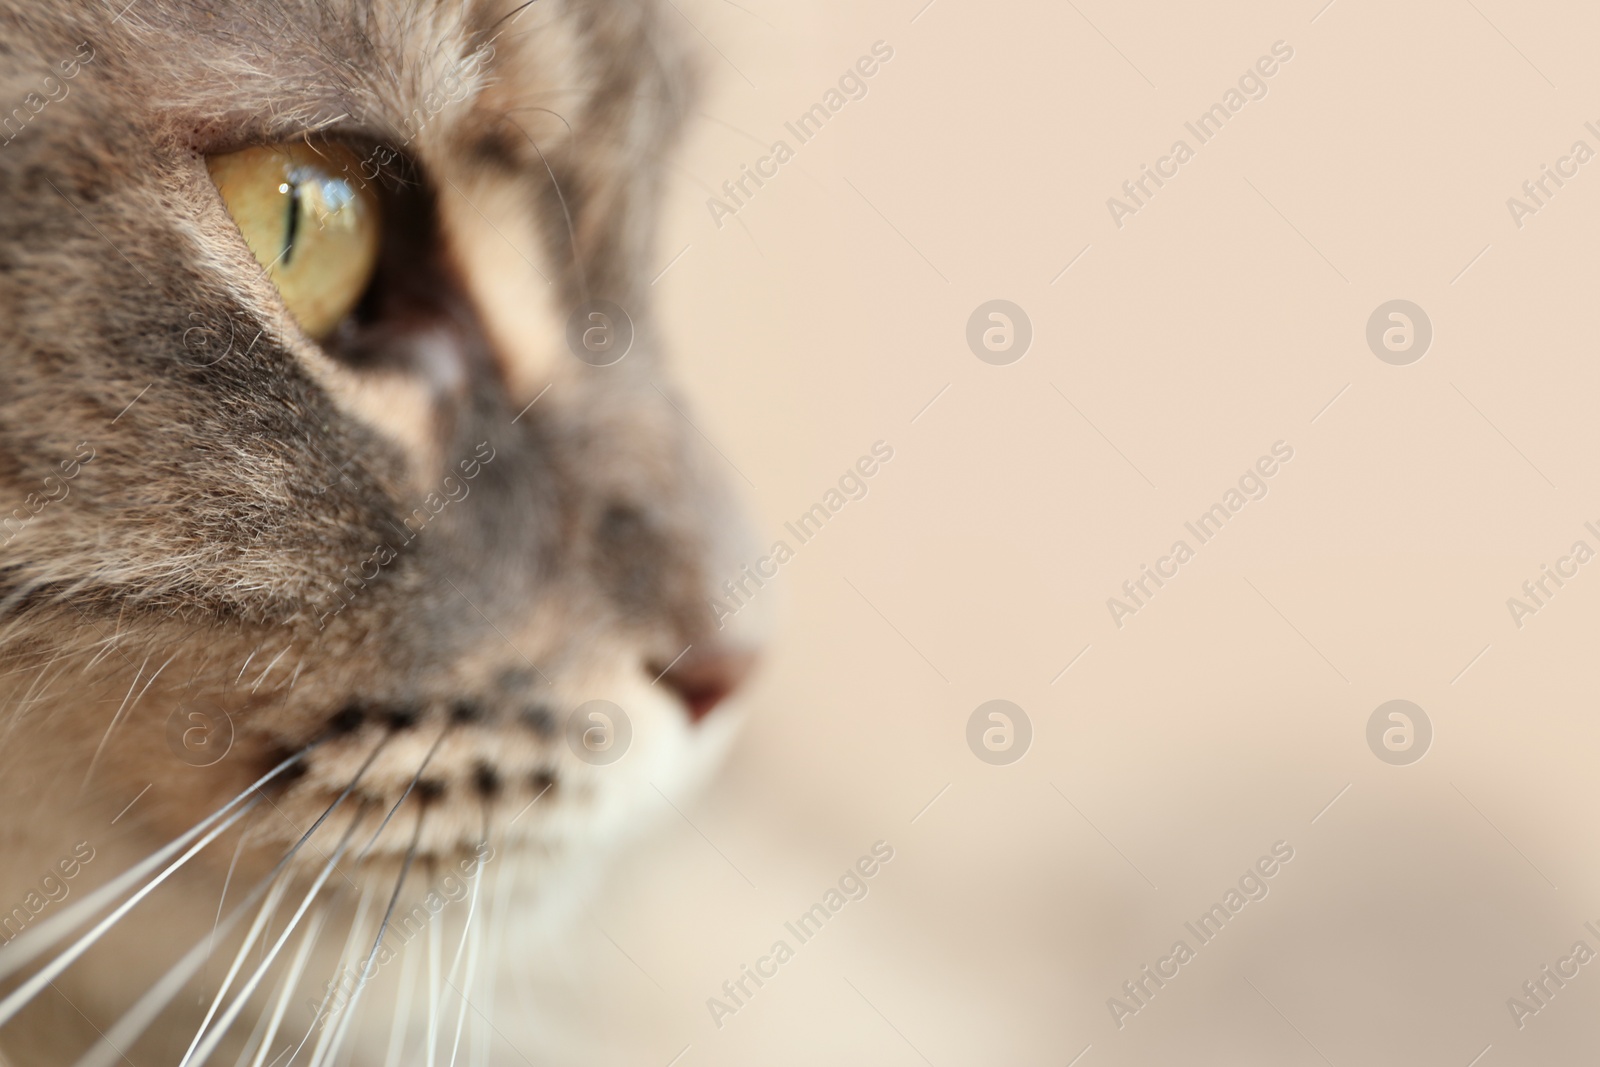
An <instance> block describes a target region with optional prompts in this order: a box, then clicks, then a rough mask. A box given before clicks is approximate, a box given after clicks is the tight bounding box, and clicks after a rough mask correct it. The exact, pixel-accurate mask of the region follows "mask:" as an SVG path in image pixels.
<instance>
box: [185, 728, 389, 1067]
mask: <svg viewBox="0 0 1600 1067" xmlns="http://www.w3.org/2000/svg"><path fill="white" fill-rule="evenodd" d="M388 743H389V735H385V736H383V737H381V738H379V739H378V743H377V744H376V745H374V746H373V748H372V752H371V753H369V754H368V756H367V758H366V759H365V760H364V761H362V764H361V766H360V767H359V768H358V769H357V770H356V773H355V776H354V777H353V778H351V779H350V782H349V784H348V785H346V786H345V787H344V791H343V792H341V793H340V794H339V796H338V797H337V798H335V800H334V802H333V803H332V804H329V805H328V806H327V808H325V809H324V810H323V812H322V814H321V815H319V816H317V821H316V822H314V823H312V824H311V829H309V830H307V831H306V832H305V833H303V834H301V835H300V839H299V840H298V841H296V842H295V843H294V846H293V847H292V848H290V849H289V851H288V852H286V853H284V855H283V857H282V858H281V859H279V860H278V862H277V863H276V864H274V865H273V867H272V870H271V871H270V872H269V873H268V874H267V877H266V878H265V879H263V881H264V882H266V881H270V880H271V879H272V878H273V877H274V876H275V875H277V874H278V873H279V872H280V871H283V870H284V869H285V868H286V867H288V865H289V861H290V860H292V859H293V858H294V857H295V855H296V854H297V853H298V852H299V851H300V849H301V848H303V847H304V846H305V843H306V842H307V841H309V840H311V835H312V834H314V833H316V832H317V830H318V829H320V828H321V826H322V824H323V823H325V822H327V821H328V818H329V817H330V816H331V815H332V814H333V813H334V811H336V810H337V809H338V808H339V806H340V805H342V804H343V803H344V802H345V800H346V798H348V797H349V796H350V793H351V791H352V790H354V789H355V787H356V784H357V783H358V782H360V781H361V779H362V777H363V776H365V775H366V773H367V771H368V769H369V768H371V766H372V763H373V761H374V760H376V759H377V758H378V753H380V752H382V751H383V749H384V746H385V745H387V744H388ZM359 821H360V820H359V819H352V820H351V822H350V830H349V833H354V832H355V828H356V825H357V824H358V823H359ZM346 836H347V837H348V833H347V834H346ZM259 936H260V931H259V930H255V929H254V928H252V932H251V935H250V937H249V938H248V939H247V941H246V944H245V945H244V947H242V948H241V949H240V950H239V956H238V957H237V958H236V959H235V960H234V962H233V966H232V967H231V968H230V969H229V971H228V974H227V975H226V976H225V977H224V978H223V980H222V985H221V987H220V988H219V989H218V990H217V994H216V997H215V998H214V999H213V1000H212V1001H211V1007H210V1008H209V1009H208V1010H207V1011H206V1017H205V1019H204V1020H203V1021H202V1022H201V1023H200V1030H199V1032H197V1033H196V1034H195V1040H196V1041H198V1040H199V1039H200V1035H201V1034H203V1033H205V1030H206V1027H207V1026H208V1025H209V1024H210V1022H211V1019H212V1016H214V1015H215V1014H216V1011H217V1006H218V1005H219V1004H221V1003H222V998H223V997H224V996H226V995H227V993H228V987H229V986H231V985H232V984H233V979H234V978H235V977H236V976H237V975H238V973H239V968H240V967H241V966H242V965H243V962H244V955H245V953H247V952H248V951H249V950H250V946H251V945H253V944H254V943H255V941H256V938H258V937H259ZM193 1051H194V1045H193V1044H191V1045H190V1046H189V1052H191V1053H192V1052H193ZM187 1062H188V1053H185V1055H184V1063H187ZM179 1067H183V1065H182V1064H180V1065H179Z"/></svg>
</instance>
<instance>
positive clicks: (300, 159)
mask: <svg viewBox="0 0 1600 1067" xmlns="http://www.w3.org/2000/svg"><path fill="white" fill-rule="evenodd" d="M206 167H207V169H209V170H210V172H211V180H212V181H213V182H215V183H216V185H217V189H218V190H219V191H220V192H221V193H222V202H223V203H224V204H226V205H228V212H229V213H230V214H231V215H232V216H233V221H234V222H236V223H238V225H239V232H240V233H242V234H243V235H244V242H245V244H247V245H249V246H250V251H251V252H253V253H255V257H256V259H257V260H258V261H260V263H261V265H262V266H263V267H265V268H266V269H267V274H268V276H269V277H270V278H271V279H272V281H273V283H274V284H275V285H277V287H278V292H279V293H281V294H283V302H284V304H285V305H286V306H287V307H288V309H289V311H290V313H291V314H293V315H294V317H295V320H296V321H297V322H299V323H300V328H301V329H303V330H304V331H305V332H306V333H307V334H309V335H310V336H312V337H315V338H322V337H325V336H327V335H328V334H329V333H331V332H332V331H333V328H334V327H335V326H337V325H338V324H339V322H340V320H342V319H343V318H344V317H345V316H346V315H348V314H349V313H350V310H351V309H352V308H354V307H355V305H356V301H358V300H360V299H361V294H362V293H363V292H364V291H365V290H366V288H367V282H368V281H370V280H371V278H372V270H373V266H374V265H375V264H376V262H377V259H378V235H379V219H378V201H377V197H376V196H375V195H374V193H373V190H372V189H370V188H369V186H368V184H367V183H366V182H365V181H363V180H362V178H361V176H360V174H361V171H360V163H359V160H357V158H356V155H355V153H354V152H351V151H350V150H349V149H347V148H343V147H341V146H338V145H317V146H315V147H313V146H311V145H308V144H306V143H304V142H303V141H296V142H290V143H288V144H281V145H270V146H263V147H256V148H246V149H244V150H242V151H239V152H229V153H226V154H224V155H217V156H208V157H207V158H206Z"/></svg>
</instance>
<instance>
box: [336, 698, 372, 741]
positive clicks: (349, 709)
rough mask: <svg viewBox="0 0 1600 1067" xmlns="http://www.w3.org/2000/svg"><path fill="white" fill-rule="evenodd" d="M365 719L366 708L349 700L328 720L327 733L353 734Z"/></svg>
mask: <svg viewBox="0 0 1600 1067" xmlns="http://www.w3.org/2000/svg"><path fill="white" fill-rule="evenodd" d="M366 720H367V709H366V708H365V707H363V706H362V705H360V704H358V703H356V702H355V701H351V702H350V703H348V704H346V705H345V706H344V707H342V708H340V709H339V710H338V711H337V712H335V713H334V715H333V717H332V718H330V719H329V720H328V733H329V734H330V735H332V736H334V737H339V736H341V735H343V734H353V733H355V732H356V731H357V730H359V729H360V728H361V724H362V723H364V722H366Z"/></svg>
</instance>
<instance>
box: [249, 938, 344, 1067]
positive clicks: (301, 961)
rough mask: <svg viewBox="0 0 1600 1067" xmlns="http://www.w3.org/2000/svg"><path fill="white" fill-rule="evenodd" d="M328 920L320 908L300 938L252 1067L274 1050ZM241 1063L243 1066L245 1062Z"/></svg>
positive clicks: (259, 1064)
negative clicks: (302, 976) (275, 1041)
mask: <svg viewBox="0 0 1600 1067" xmlns="http://www.w3.org/2000/svg"><path fill="white" fill-rule="evenodd" d="M327 918H328V908H327V907H326V906H324V907H321V908H318V909H317V913H316V915H314V916H312V918H311V923H310V924H309V925H308V926H307V927H306V932H305V934H304V935H303V936H302V937H301V938H300V947H299V948H298V949H296V950H295V954H294V959H292V960H290V961H289V970H288V972H287V973H286V974H285V975H284V978H283V991H282V992H281V993H279V994H278V998H277V1002H276V1003H275V1004H273V1006H272V1014H271V1017H270V1018H268V1019H267V1029H266V1033H265V1034H264V1035H263V1036H262V1038H261V1045H260V1047H259V1048H258V1049H257V1051H256V1055H255V1059H253V1060H252V1061H251V1062H250V1067H261V1065H262V1063H264V1062H265V1061H266V1058H267V1053H268V1052H270V1051H271V1050H272V1039H273V1038H275V1037H277V1036H278V1026H279V1025H280V1024H281V1023H282V1022H283V1013H284V1012H285V1011H287V1010H288V1008H289V1001H290V999H291V998H292V997H293V996H294V991H295V987H296V986H298V985H299V984H300V975H301V974H302V973H303V972H304V971H305V969H306V961H307V960H308V959H310V958H311V948H312V946H313V945H314V944H316V940H317V935H318V934H319V933H321V932H322V924H323V922H325V921H326V920H327ZM240 1062H241V1064H242V1062H243V1061H242V1060H241V1061H240Z"/></svg>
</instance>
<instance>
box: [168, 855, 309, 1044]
mask: <svg viewBox="0 0 1600 1067" xmlns="http://www.w3.org/2000/svg"><path fill="white" fill-rule="evenodd" d="M269 879H270V880H269V882H268V884H269V885H270V886H271V889H270V890H269V891H268V893H267V899H266V900H264V901H262V904H261V907H260V908H259V909H257V911H256V917H255V921H254V922H252V923H251V924H250V929H249V930H248V931H246V932H245V935H244V940H243V941H242V942H240V944H239V950H238V951H237V952H236V953H234V957H233V963H232V965H230V966H229V967H228V973H227V974H225V975H223V976H222V984H221V985H220V986H218V987H217V992H216V995H215V996H214V997H213V998H212V1000H211V1007H209V1008H207V1009H206V1014H205V1018H203V1019H201V1020H200V1029H199V1030H198V1031H196V1032H195V1037H194V1040H195V1041H199V1040H200V1037H201V1035H202V1034H204V1033H205V1032H206V1029H207V1028H208V1027H209V1026H210V1025H211V1020H212V1019H213V1018H215V1017H216V1014H217V1008H218V1007H219V1006H220V1005H221V1004H222V1000H223V998H224V997H226V996H227V995H228V990H229V989H231V988H232V987H233V980H234V979H235V978H237V977H239V972H240V971H241V970H242V969H243V968H244V961H245V959H246V958H247V957H248V956H249V955H250V950H251V949H252V948H254V947H255V944H256V942H257V941H259V940H260V939H261V932H262V931H263V930H265V929H266V928H267V924H268V923H270V922H271V921H272V916H273V915H274V914H276V913H277V910H278V905H279V903H281V902H282V900H283V894H284V893H285V892H286V891H287V890H288V888H289V883H290V881H292V880H293V876H292V875H290V874H289V872H288V871H286V870H283V869H282V868H274V869H273V875H272V876H269ZM245 906H248V904H246V905H245ZM193 1051H194V1043H193V1042H191V1043H190V1045H189V1050H188V1052H185V1053H184V1058H185V1059H187V1058H188V1055H189V1052H193Z"/></svg>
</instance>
